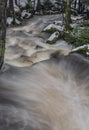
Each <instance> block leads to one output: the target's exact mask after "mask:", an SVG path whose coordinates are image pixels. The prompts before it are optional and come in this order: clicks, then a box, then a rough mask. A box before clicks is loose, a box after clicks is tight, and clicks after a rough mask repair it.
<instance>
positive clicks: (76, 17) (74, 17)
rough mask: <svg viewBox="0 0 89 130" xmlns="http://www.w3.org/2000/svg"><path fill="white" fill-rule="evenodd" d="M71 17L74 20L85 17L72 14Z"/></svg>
mask: <svg viewBox="0 0 89 130" xmlns="http://www.w3.org/2000/svg"><path fill="white" fill-rule="evenodd" d="M71 19H72V20H73V21H76V20H81V19H83V16H80V15H79V16H71Z"/></svg>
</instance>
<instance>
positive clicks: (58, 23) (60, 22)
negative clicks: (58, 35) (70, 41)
mask: <svg viewBox="0 0 89 130" xmlns="http://www.w3.org/2000/svg"><path fill="white" fill-rule="evenodd" d="M53 23H54V24H55V25H60V24H62V23H63V21H54V22H53Z"/></svg>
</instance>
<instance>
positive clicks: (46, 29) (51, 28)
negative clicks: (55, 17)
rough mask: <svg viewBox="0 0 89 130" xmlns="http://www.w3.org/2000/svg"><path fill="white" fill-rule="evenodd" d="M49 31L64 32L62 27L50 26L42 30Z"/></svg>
mask: <svg viewBox="0 0 89 130" xmlns="http://www.w3.org/2000/svg"><path fill="white" fill-rule="evenodd" d="M51 30H55V31H63V30H64V26H60V25H55V24H50V25H48V26H47V27H46V28H44V29H43V31H51Z"/></svg>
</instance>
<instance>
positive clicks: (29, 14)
mask: <svg viewBox="0 0 89 130" xmlns="http://www.w3.org/2000/svg"><path fill="white" fill-rule="evenodd" d="M30 17H31V13H28V12H27V11H26V10H23V11H22V13H21V18H22V19H23V18H30Z"/></svg>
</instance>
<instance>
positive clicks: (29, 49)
mask: <svg viewBox="0 0 89 130" xmlns="http://www.w3.org/2000/svg"><path fill="white" fill-rule="evenodd" d="M55 20H56V21H59V20H60V21H61V20H62V15H61V14H59V15H45V16H41V15H40V16H38V15H35V16H34V17H32V18H31V19H29V20H27V21H26V22H25V23H24V25H22V26H19V27H12V28H8V29H7V38H6V52H5V62H6V63H9V64H11V65H14V66H19V67H23V66H31V65H32V64H34V63H36V62H39V61H42V60H46V59H49V58H50V55H51V54H52V53H54V52H55V51H59V52H61V53H64V54H68V53H69V52H70V50H71V48H72V47H71V46H69V45H68V44H67V43H66V42H65V41H62V40H58V41H57V42H56V44H54V45H49V44H47V43H46V40H47V38H48V37H49V36H50V34H49V33H45V32H43V29H44V28H45V27H46V26H47V25H48V24H51V23H52V22H54V21H55Z"/></svg>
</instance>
